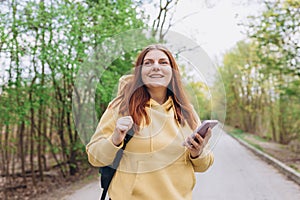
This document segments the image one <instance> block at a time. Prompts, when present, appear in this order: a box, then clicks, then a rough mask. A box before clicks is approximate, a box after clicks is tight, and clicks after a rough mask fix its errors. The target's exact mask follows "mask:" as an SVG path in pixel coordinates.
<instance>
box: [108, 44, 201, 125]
mask: <svg viewBox="0 0 300 200" xmlns="http://www.w3.org/2000/svg"><path fill="white" fill-rule="evenodd" d="M151 50H160V51H162V52H164V53H165V54H166V55H167V56H168V58H169V61H170V65H171V67H172V72H173V73H172V78H171V81H170V83H169V85H168V88H167V96H168V97H169V96H171V98H172V100H173V103H174V106H175V112H176V113H174V118H175V119H176V120H177V121H178V122H179V123H180V124H181V125H184V124H185V121H186V122H187V123H188V125H189V126H190V128H191V129H193V130H194V129H196V127H197V120H196V117H195V115H194V111H193V108H192V106H191V104H190V102H189V100H188V98H187V96H186V94H185V92H184V89H183V86H182V82H181V78H180V74H179V68H178V65H177V63H176V61H175V59H174V57H173V55H172V54H171V52H170V51H169V50H168V49H167V48H166V47H164V46H163V45H160V44H155V45H149V46H147V47H146V48H144V49H143V50H142V51H141V52H140V54H139V55H138V57H137V60H136V62H135V66H134V72H133V74H134V76H133V78H132V80H131V81H130V82H129V83H127V84H126V85H125V86H124V88H123V90H122V91H120V95H119V96H118V97H117V98H116V99H115V101H113V103H112V104H111V106H113V107H116V106H120V107H119V114H121V115H130V116H131V117H132V118H133V121H134V124H135V126H134V129H135V130H139V126H140V125H141V123H142V120H143V119H145V122H146V125H149V123H150V119H149V116H148V115H147V112H146V109H145V108H146V106H147V104H148V101H149V100H150V94H149V92H148V90H147V87H146V86H145V84H144V83H143V81H142V76H141V70H142V67H143V61H144V58H145V56H146V54H147V53H148V52H149V51H151Z"/></svg>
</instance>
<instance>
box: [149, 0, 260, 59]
mask: <svg viewBox="0 0 300 200" xmlns="http://www.w3.org/2000/svg"><path fill="white" fill-rule="evenodd" d="M205 2H206V3H205ZM262 5H263V3H262V2H261V0H179V3H178V5H177V8H176V12H175V14H174V17H173V24H174V25H172V27H171V29H170V30H171V31H175V32H178V33H181V34H183V35H185V36H187V37H189V38H191V39H192V40H194V41H195V42H196V43H198V44H199V45H200V46H201V47H202V48H203V50H204V51H205V52H206V53H207V54H208V55H209V56H210V57H211V58H212V59H218V60H220V59H221V57H222V54H224V53H225V52H226V51H228V50H229V49H230V48H232V47H233V46H234V45H235V44H236V42H238V41H239V40H243V39H245V38H246V36H245V34H242V31H243V27H242V26H239V25H238V23H240V22H242V21H245V20H246V19H247V16H249V15H256V14H258V13H259V12H261V10H262ZM144 6H145V8H146V12H147V13H150V15H151V17H152V18H153V17H156V16H157V10H155V9H153V5H149V4H148V5H147V4H146V5H144ZM185 16H188V17H185Z"/></svg>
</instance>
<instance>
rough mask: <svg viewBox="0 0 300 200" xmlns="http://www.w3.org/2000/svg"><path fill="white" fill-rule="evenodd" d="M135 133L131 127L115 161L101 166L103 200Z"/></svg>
mask: <svg viewBox="0 0 300 200" xmlns="http://www.w3.org/2000/svg"><path fill="white" fill-rule="evenodd" d="M133 134H134V131H133V129H132V128H131V129H130V130H129V131H128V132H127V134H126V136H125V138H124V144H123V147H122V148H121V149H120V150H119V151H118V152H117V154H116V157H115V159H114V161H113V163H112V164H111V165H108V166H105V167H100V168H99V173H100V174H101V179H100V183H101V187H102V188H103V192H102V195H101V200H105V197H106V194H107V191H108V187H109V185H110V182H111V180H112V178H113V176H114V174H115V173H116V170H117V168H118V166H119V164H120V161H121V158H122V155H123V151H124V149H125V148H126V145H127V143H128V142H129V140H130V139H131V138H132V136H133Z"/></svg>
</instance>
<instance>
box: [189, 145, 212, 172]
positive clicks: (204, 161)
mask: <svg viewBox="0 0 300 200" xmlns="http://www.w3.org/2000/svg"><path fill="white" fill-rule="evenodd" d="M189 159H190V161H191V162H192V165H193V167H194V171H195V172H205V171H206V170H207V169H208V168H209V167H210V166H211V165H212V164H213V162H214V155H213V153H212V152H209V151H208V150H204V151H203V152H202V154H201V155H200V156H199V157H198V158H195V159H193V158H191V155H190V154H189Z"/></svg>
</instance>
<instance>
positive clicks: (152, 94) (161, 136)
mask: <svg viewBox="0 0 300 200" xmlns="http://www.w3.org/2000/svg"><path fill="white" fill-rule="evenodd" d="M130 79H131V80H129V81H126V83H125V85H124V86H120V87H119V88H123V90H122V91H119V92H120V93H119V96H118V97H116V99H114V100H113V101H112V102H111V103H110V105H109V106H108V108H107V110H106V111H105V113H104V114H103V116H102V118H101V120H100V122H99V124H98V127H97V129H96V132H95V133H94V135H93V136H92V138H91V141H90V142H89V144H88V145H87V154H88V158H89V162H90V163H91V164H92V165H94V166H98V167H102V166H107V165H110V164H112V162H113V160H114V158H115V157H116V154H117V152H118V151H119V149H121V148H122V147H123V145H125V144H124V143H125V141H124V139H125V136H126V134H127V132H128V131H129V130H133V131H134V136H133V137H132V139H131V140H130V141H129V142H128V143H126V144H127V145H126V149H125V151H124V152H123V157H122V159H121V161H120V164H119V166H118V169H117V171H116V173H115V175H114V177H113V179H112V182H111V183H110V187H109V190H108V193H109V196H110V198H111V199H113V200H115V199H139V200H140V199H143V200H152V199H192V190H193V188H194V186H195V181H196V179H195V175H194V172H203V171H206V170H207V169H208V168H209V167H210V166H211V165H212V163H213V155H212V153H211V152H210V151H209V150H208V148H207V146H208V145H206V144H207V143H208V140H209V138H210V137H211V130H210V129H208V131H207V134H206V136H205V137H204V138H202V137H201V136H200V135H198V134H197V137H196V138H195V140H194V139H193V138H191V137H190V135H191V133H192V132H193V130H195V129H196V127H197V126H198V125H200V120H199V117H198V115H197V114H196V112H195V111H194V109H193V107H192V105H191V103H190V102H189V101H188V99H187V97H186V95H185V92H184V90H183V87H182V83H181V77H180V74H179V69H178V66H177V63H176V61H175V59H174V57H173V56H172V54H171V52H170V51H169V50H168V49H166V48H165V47H164V46H162V45H150V46H148V47H146V48H145V49H143V50H142V51H141V53H140V54H139V55H138V58H137V61H136V63H135V67H134V73H133V75H132V76H131V78H130ZM122 83H124V81H120V84H122ZM182 144H184V145H182ZM183 174H184V175H183ZM157 183H159V184H157Z"/></svg>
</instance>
